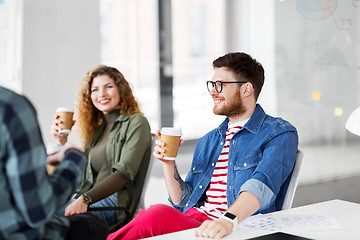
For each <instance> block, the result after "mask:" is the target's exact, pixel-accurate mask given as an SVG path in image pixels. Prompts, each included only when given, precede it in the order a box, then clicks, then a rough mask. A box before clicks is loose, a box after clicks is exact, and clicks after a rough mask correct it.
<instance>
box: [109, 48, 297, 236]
mask: <svg viewBox="0 0 360 240" xmlns="http://www.w3.org/2000/svg"><path fill="white" fill-rule="evenodd" d="M213 67H214V69H215V73H214V75H213V77H212V80H211V81H207V82H206V84H207V88H208V90H209V92H210V96H211V97H212V98H213V100H214V108H213V112H214V113H215V114H216V115H224V116H226V119H225V120H224V122H223V123H222V124H220V126H219V127H218V128H216V129H214V130H212V131H210V132H209V133H207V134H206V135H205V136H203V137H202V138H200V139H199V140H198V141H197V143H196V146H195V152H194V156H193V161H192V166H191V169H190V172H189V173H188V175H187V177H186V179H185V182H184V181H183V180H182V179H181V177H180V176H179V173H178V171H177V167H176V162H175V161H172V160H165V159H164V152H165V150H164V146H165V144H164V142H162V141H160V140H157V141H156V146H155V148H154V152H153V155H154V156H155V157H156V158H158V159H159V160H160V161H161V165H162V168H163V172H164V178H165V181H166V186H167V189H168V192H169V201H170V203H171V205H172V206H173V207H170V206H166V205H161V204H158V205H153V206H151V207H150V208H149V209H146V210H143V211H140V213H139V214H138V215H137V217H135V218H134V219H133V220H132V221H131V222H130V223H129V224H127V225H126V226H125V227H123V228H122V229H120V230H118V231H117V232H115V233H113V234H111V235H109V236H108V239H141V238H145V237H151V236H156V235H161V234H165V233H171V232H176V231H180V230H185V229H190V228H197V229H196V231H195V235H196V236H198V237H210V238H221V237H223V236H226V235H228V234H230V233H231V232H232V231H233V230H235V229H236V228H237V226H238V224H239V223H240V222H241V221H243V220H244V219H246V218H247V217H249V216H251V215H253V214H257V213H268V212H273V211H276V210H280V209H281V206H282V203H283V201H284V197H285V193H286V190H287V187H288V184H289V180H290V177H289V176H290V174H291V171H292V169H293V167H294V164H295V159H296V153H297V149H298V135H297V131H296V128H295V127H293V126H292V125H291V124H290V123H289V122H287V121H285V120H283V119H281V118H274V117H271V116H269V115H267V114H266V113H265V112H264V110H263V109H262V107H261V106H260V105H259V104H257V99H258V97H259V94H260V92H261V89H262V86H263V84H264V78H265V77H264V69H263V67H262V65H261V64H260V63H259V62H257V61H256V60H255V59H253V58H252V57H251V56H249V55H248V54H246V53H241V52H236V53H228V54H226V55H224V56H222V57H219V58H218V59H216V60H215V61H214V62H213ZM157 135H158V136H159V138H160V131H158V132H157Z"/></svg>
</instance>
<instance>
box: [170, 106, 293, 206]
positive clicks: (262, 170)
mask: <svg viewBox="0 0 360 240" xmlns="http://www.w3.org/2000/svg"><path fill="white" fill-rule="evenodd" d="M228 122H229V120H228V119H225V121H224V122H223V123H222V124H221V125H220V126H219V127H218V128H216V129H214V130H212V131H211V132H209V133H207V134H206V135H205V136H203V137H202V138H200V139H199V140H198V141H197V143H196V145H195V151H194V156H193V161H192V165H191V170H190V172H189V173H188V175H187V177H186V180H185V183H184V189H183V194H182V197H181V200H180V201H179V202H178V203H177V204H174V203H172V202H171V200H170V198H169V200H170V203H171V204H172V205H173V206H174V207H175V208H176V209H178V210H180V211H182V212H186V210H188V209H189V208H191V207H200V206H202V205H204V202H205V200H206V195H205V193H206V190H207V189H208V187H209V185H210V180H211V177H212V173H213V171H214V167H215V164H216V162H217V159H218V157H219V155H220V152H221V150H222V148H223V145H224V143H225V137H226V136H225V135H226V130H227V128H228ZM297 149H298V135H297V131H296V128H295V127H293V126H292V125H291V124H290V123H289V122H287V121H285V120H283V119H281V118H274V117H271V116H269V115H267V114H266V113H265V112H264V110H263V109H262V108H261V106H260V105H257V106H256V109H255V111H254V113H253V114H252V116H251V118H250V119H249V121H248V122H247V123H246V124H245V126H244V127H243V128H242V129H241V130H240V131H238V132H237V133H235V134H234V136H233V138H232V139H231V142H230V149H229V160H228V177H227V191H226V195H227V203H228V207H229V206H231V205H232V204H233V203H234V202H235V200H236V199H237V197H238V195H239V194H240V193H241V192H242V191H248V192H250V193H252V194H254V195H255V196H256V197H257V198H258V199H259V201H260V209H259V210H258V212H257V213H267V212H273V211H276V210H280V209H281V206H282V203H283V201H284V197H285V193H286V190H287V187H288V184H289V181H290V178H289V175H290V173H291V171H292V169H293V167H294V164H295V159H296V153H297Z"/></svg>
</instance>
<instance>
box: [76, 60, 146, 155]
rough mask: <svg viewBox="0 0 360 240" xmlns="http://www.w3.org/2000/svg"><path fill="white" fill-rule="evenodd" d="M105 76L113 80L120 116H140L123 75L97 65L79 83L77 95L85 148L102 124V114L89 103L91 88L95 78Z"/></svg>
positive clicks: (114, 69) (111, 68) (136, 103)
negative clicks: (118, 98)
mask: <svg viewBox="0 0 360 240" xmlns="http://www.w3.org/2000/svg"><path fill="white" fill-rule="evenodd" d="M102 75H107V76H108V77H109V78H111V79H113V80H114V82H115V85H116V86H117V87H118V90H119V94H120V102H119V106H118V108H119V111H120V113H122V114H128V115H131V114H135V113H139V114H142V113H141V111H140V108H139V104H138V102H137V101H136V99H135V97H134V96H133V94H132V90H131V87H130V85H129V83H128V82H127V81H126V79H125V77H124V76H123V74H122V73H121V72H120V71H119V70H117V69H116V68H113V67H109V66H105V65H99V66H97V67H95V68H93V69H92V70H90V71H89V72H88V73H87V74H86V75H85V77H84V79H83V81H82V82H81V83H80V88H79V94H78V102H77V107H78V117H77V122H78V129H79V132H80V136H81V138H82V139H83V140H84V147H85V148H87V147H88V146H89V144H90V141H91V140H92V138H93V137H94V134H95V131H96V129H97V128H98V127H99V126H100V125H101V124H102V123H103V122H104V120H105V118H104V114H103V113H102V112H101V111H100V110H98V109H97V108H96V107H95V106H94V104H93V103H92V101H91V86H92V83H93V80H94V78H95V77H97V76H102Z"/></svg>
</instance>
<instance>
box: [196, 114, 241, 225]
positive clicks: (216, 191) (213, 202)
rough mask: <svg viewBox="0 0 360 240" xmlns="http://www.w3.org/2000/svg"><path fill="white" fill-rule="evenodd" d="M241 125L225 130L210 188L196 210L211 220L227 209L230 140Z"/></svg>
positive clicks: (234, 125) (231, 126)
mask: <svg viewBox="0 0 360 240" xmlns="http://www.w3.org/2000/svg"><path fill="white" fill-rule="evenodd" d="M245 122H246V121H245ZM243 125H244V123H243V122H241V123H235V124H233V125H229V127H228V129H227V130H226V139H225V144H224V147H223V149H222V151H221V153H220V156H219V158H218V160H217V162H216V165H215V169H214V172H213V174H212V177H211V181H210V187H209V189H208V190H207V191H206V196H207V200H206V201H205V204H204V206H202V207H200V208H198V210H199V211H200V212H203V213H205V214H206V215H207V216H208V217H210V218H211V219H218V218H219V217H220V216H222V215H223V214H224V213H225V212H226V210H227V208H228V207H227V196H226V187H227V173H228V171H227V169H228V159H229V147H230V140H231V138H232V137H233V136H234V134H235V133H236V132H237V131H239V130H240V129H241V128H242V126H243Z"/></svg>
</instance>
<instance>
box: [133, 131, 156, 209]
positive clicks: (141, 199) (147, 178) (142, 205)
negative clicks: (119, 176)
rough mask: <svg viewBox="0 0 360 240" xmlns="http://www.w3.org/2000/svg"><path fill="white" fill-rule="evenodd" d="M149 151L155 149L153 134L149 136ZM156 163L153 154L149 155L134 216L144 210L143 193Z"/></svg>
mask: <svg viewBox="0 0 360 240" xmlns="http://www.w3.org/2000/svg"><path fill="white" fill-rule="evenodd" d="M151 139H152V141H151V150H153V149H154V147H155V140H156V135H155V134H154V133H152V134H151ZM155 161H156V159H155V157H154V156H153V154H152V153H151V157H150V161H149V167H148V170H147V173H146V177H145V180H144V185H143V189H142V191H141V195H140V199H139V202H138V206H137V209H136V211H135V215H136V214H137V213H138V212H139V209H141V208H142V209H144V208H145V200H144V199H145V193H146V190H147V188H148V186H149V181H150V175H151V170H152V168H153V166H154V162H155Z"/></svg>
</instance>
